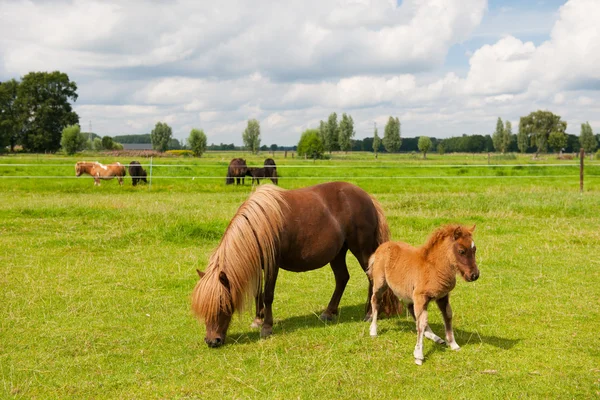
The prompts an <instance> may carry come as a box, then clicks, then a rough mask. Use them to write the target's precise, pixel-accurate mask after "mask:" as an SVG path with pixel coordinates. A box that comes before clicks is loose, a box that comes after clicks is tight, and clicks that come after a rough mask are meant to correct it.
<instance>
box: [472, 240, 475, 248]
mask: <svg viewBox="0 0 600 400" xmlns="http://www.w3.org/2000/svg"><path fill="white" fill-rule="evenodd" d="M473 247H475V241H474V240H472V241H471V248H473Z"/></svg>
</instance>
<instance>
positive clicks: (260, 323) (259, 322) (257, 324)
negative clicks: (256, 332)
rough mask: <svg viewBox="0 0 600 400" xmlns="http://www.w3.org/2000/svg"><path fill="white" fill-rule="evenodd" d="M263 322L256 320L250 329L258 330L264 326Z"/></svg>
mask: <svg viewBox="0 0 600 400" xmlns="http://www.w3.org/2000/svg"><path fill="white" fill-rule="evenodd" d="M262 324H263V322H262V320H261V319H260V318H255V319H254V321H252V323H251V324H250V328H252V329H257V328H260V327H261V326H262Z"/></svg>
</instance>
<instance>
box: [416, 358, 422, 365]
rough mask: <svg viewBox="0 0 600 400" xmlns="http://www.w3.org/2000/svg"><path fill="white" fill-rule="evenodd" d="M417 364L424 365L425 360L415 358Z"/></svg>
mask: <svg viewBox="0 0 600 400" xmlns="http://www.w3.org/2000/svg"><path fill="white" fill-rule="evenodd" d="M415 364H417V365H423V360H421V359H419V358H415Z"/></svg>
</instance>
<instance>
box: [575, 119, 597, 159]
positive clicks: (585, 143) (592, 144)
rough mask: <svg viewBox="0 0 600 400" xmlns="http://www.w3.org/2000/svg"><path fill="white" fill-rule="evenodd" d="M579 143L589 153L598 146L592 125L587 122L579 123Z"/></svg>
mask: <svg viewBox="0 0 600 400" xmlns="http://www.w3.org/2000/svg"><path fill="white" fill-rule="evenodd" d="M579 144H580V145H581V147H583V150H584V151H585V152H586V153H587V154H590V155H591V154H592V153H593V152H594V150H596V147H598V142H597V141H596V138H595V137H594V132H592V127H591V126H590V123H589V122H586V123H585V124H581V133H580V135H579Z"/></svg>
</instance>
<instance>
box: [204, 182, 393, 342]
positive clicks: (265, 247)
mask: <svg viewBox="0 0 600 400" xmlns="http://www.w3.org/2000/svg"><path fill="white" fill-rule="evenodd" d="M388 239H389V228H388V225H387V222H386V220H385V216H384V215H383V211H382V209H381V206H380V205H379V203H377V201H375V200H374V199H372V198H371V197H370V196H369V195H368V194H367V193H366V192H365V191H364V190H362V189H360V188H359V187H357V186H354V185H352V184H349V183H345V182H330V183H324V184H321V185H316V186H311V187H307V188H302V189H296V190H284V189H280V188H278V187H276V186H272V185H264V186H262V187H260V188H258V189H257V190H256V191H255V192H254V193H252V194H251V195H250V197H249V198H248V200H246V201H245V202H244V203H243V204H242V205H241V206H240V208H239V209H238V211H237V212H236V214H235V216H234V217H233V219H232V220H231V222H230V223H229V226H228V227H227V230H226V231H225V234H224V235H223V238H222V239H221V242H220V244H219V246H218V247H217V249H216V250H215V252H214V253H213V254H212V255H211V257H210V259H209V263H208V267H207V268H206V270H205V273H202V274H201V278H200V280H199V281H198V283H197V284H196V287H195V288H194V291H193V294H192V308H193V310H194V312H195V314H196V316H197V317H198V319H200V320H203V321H204V323H205V324H206V337H205V339H204V340H205V342H206V343H207V344H208V346H210V347H218V346H220V345H222V344H223V343H224V342H225V336H226V334H227V329H228V327H229V323H230V321H231V318H232V315H233V313H234V312H235V311H239V310H240V309H242V308H243V306H244V305H245V303H246V302H247V300H249V298H251V297H252V296H254V297H255V302H256V318H255V320H254V323H253V326H258V325H260V324H261V322H262V330H261V336H262V337H265V336H268V335H270V334H271V333H272V330H273V312H272V304H273V297H274V293H275V282H276V280H277V274H278V272H279V268H283V269H284V270H287V271H293V272H304V271H311V270H314V269H318V268H321V267H323V266H325V265H327V264H330V265H331V269H332V270H333V275H334V276H335V290H334V292H333V295H332V297H331V301H330V302H329V305H328V306H327V308H326V309H325V311H323V313H322V314H321V319H324V320H331V319H332V318H333V315H336V314H337V312H338V305H339V302H340V299H341V297H342V294H343V293H344V289H345V287H346V284H347V282H348V280H349V278H350V275H349V273H348V267H347V265H346V252H347V251H348V250H350V252H351V253H352V254H353V255H354V256H355V257H356V258H357V260H358V262H359V264H360V266H361V267H362V268H363V270H365V271H366V269H367V265H368V260H369V257H370V256H371V255H372V254H373V253H374V252H375V250H376V249H377V247H378V246H379V245H380V244H381V243H384V242H386V241H387V240H388ZM263 290H264V292H263ZM263 293H264V297H263ZM370 298H371V286H370V285H369V295H368V301H369V300H370ZM389 299H390V300H391V301H393V300H395V303H392V304H390V305H388V306H389V307H388V309H390V310H395V311H396V312H397V311H398V306H399V305H400V304H399V303H398V300H397V298H395V297H394V296H390V297H389ZM368 310H369V313H370V308H369V309H368ZM263 315H264V321H261V317H263Z"/></svg>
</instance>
